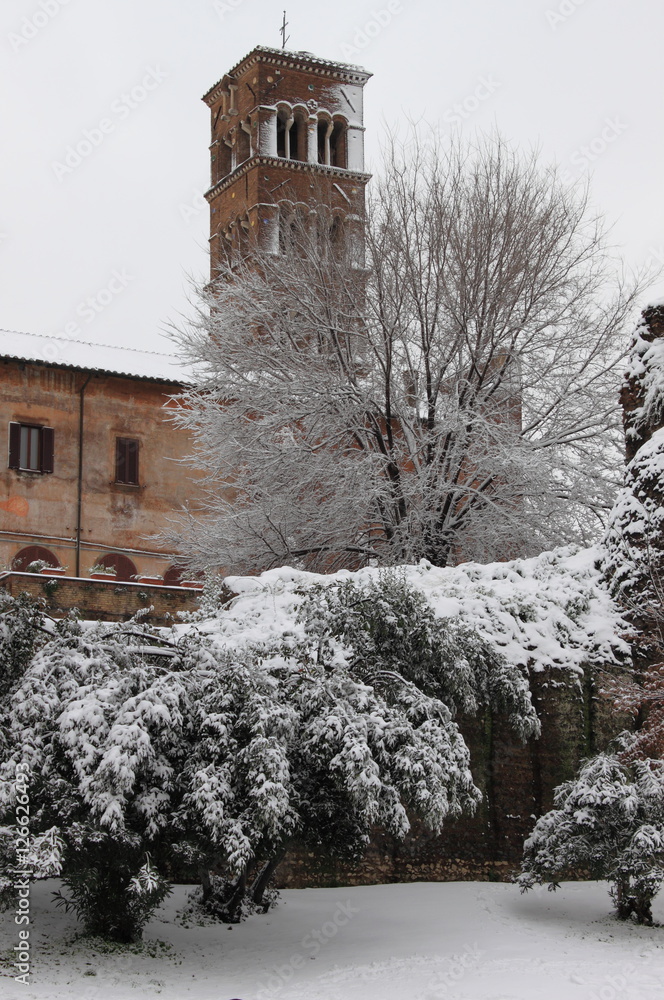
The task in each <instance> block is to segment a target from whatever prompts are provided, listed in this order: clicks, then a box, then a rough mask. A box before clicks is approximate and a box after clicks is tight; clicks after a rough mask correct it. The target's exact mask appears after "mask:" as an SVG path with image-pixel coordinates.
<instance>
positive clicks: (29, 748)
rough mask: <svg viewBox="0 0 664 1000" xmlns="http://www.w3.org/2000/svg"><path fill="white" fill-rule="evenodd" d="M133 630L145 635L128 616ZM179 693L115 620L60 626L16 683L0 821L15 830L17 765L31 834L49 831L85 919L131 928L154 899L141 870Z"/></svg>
mask: <svg viewBox="0 0 664 1000" xmlns="http://www.w3.org/2000/svg"><path fill="white" fill-rule="evenodd" d="M132 631H135V632H137V634H138V635H139V636H140V631H138V626H136V625H135V624H134V625H133V626H132ZM145 638H147V633H146V636H145ZM145 638H144V640H143V641H145ZM153 641H154V640H153ZM132 643H133V648H132ZM184 694H185V692H184V689H183V687H182V685H179V684H178V683H177V681H175V680H174V679H173V678H172V677H171V676H170V675H168V674H166V673H165V671H164V669H163V667H159V666H158V665H155V664H151V663H147V662H145V661H144V659H143V657H142V655H141V653H140V652H139V651H138V646H137V640H136V639H135V638H133V637H132V636H126V635H124V634H123V630H122V627H121V626H105V627H100V628H98V629H96V630H93V631H91V632H89V633H86V632H85V631H84V630H82V628H81V627H80V625H78V623H76V622H75V621H64V622H62V623H59V624H58V625H57V626H56V629H55V632H54V634H53V636H52V638H51V639H50V640H48V641H47V642H46V643H45V645H43V646H42V648H41V649H40V650H39V651H38V652H37V654H36V655H35V656H34V658H33V660H32V662H31V663H30V665H29V666H28V668H27V669H26V670H25V672H24V674H23V676H22V678H21V679H20V682H19V683H18V685H17V686H16V687H15V689H14V690H13V692H12V698H11V702H10V704H9V706H8V707H7V709H6V711H5V717H4V718H3V720H2V721H3V729H4V731H5V733H6V744H5V747H4V749H3V754H2V764H1V765H0V821H4V822H5V823H6V824H7V828H8V831H9V835H11V833H12V829H14V832H15V827H14V828H12V826H11V825H10V823H11V821H12V819H13V818H14V816H15V810H16V804H17V782H16V780H15V776H16V774H17V773H18V771H19V770H20V771H21V773H23V774H27V778H25V779H24V782H23V783H24V784H27V795H28V798H29V809H30V823H29V828H30V835H31V837H32V838H35V837H36V838H39V836H40V835H41V834H43V833H44V832H45V831H53V835H54V837H55V841H54V842H56V843H57V858H56V859H55V860H56V861H57V865H58V866H59V867H61V869H62V878H63V882H64V884H65V887H67V888H69V889H70V891H71V894H72V905H73V906H74V908H75V909H76V910H77V912H78V914H79V915H80V916H81V918H82V919H83V922H84V924H85V926H86V929H87V930H90V931H95V932H103V933H105V934H106V935H107V936H109V937H115V938H118V939H120V940H128V939H131V938H132V937H135V936H137V935H138V934H140V923H141V921H144V919H147V916H146V906H147V909H148V910H149V909H154V906H156V905H157V903H158V901H159V899H158V896H159V894H158V893H156V894H155V893H154V892H152V890H144V889H143V888H142V887H143V882H142V881H141V877H140V876H141V871H142V869H143V867H144V862H145V852H146V849H147V846H148V845H151V844H152V843H158V842H159V836H160V834H161V833H162V831H163V830H164V828H165V827H166V826H167V824H168V818H169V814H168V803H169V800H170V795H171V794H172V792H173V789H174V781H173V775H174V768H173V760H174V758H175V757H176V756H177V752H178V747H179V743H178V739H177V736H178V729H179V727H180V726H181V721H182V716H183V712H182V703H183V702H184V700H185V698H184ZM180 743H181V741H180ZM50 874H53V871H51V872H50ZM136 879H138V883H136V881H135V880H136ZM83 885H85V886H86V889H85V891H83V888H82V887H83ZM137 887H138V888H137ZM138 890H140V891H138ZM148 904H150V905H148ZM147 915H149V913H148V914H147Z"/></svg>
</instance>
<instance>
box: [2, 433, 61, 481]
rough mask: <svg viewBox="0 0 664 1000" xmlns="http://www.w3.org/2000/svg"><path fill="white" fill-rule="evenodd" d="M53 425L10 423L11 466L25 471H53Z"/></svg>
mask: <svg viewBox="0 0 664 1000" xmlns="http://www.w3.org/2000/svg"><path fill="white" fill-rule="evenodd" d="M53 445H54V433H53V428H52V427H40V426H38V425H35V424H19V423H14V422H12V423H10V425H9V468H10V469H20V470H23V471H25V472H53Z"/></svg>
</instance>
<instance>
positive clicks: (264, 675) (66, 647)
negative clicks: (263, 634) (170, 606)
mask: <svg viewBox="0 0 664 1000" xmlns="http://www.w3.org/2000/svg"><path fill="white" fill-rule="evenodd" d="M221 614H222V616H223V612H222V613H221ZM181 632H182V634H181V635H180V637H179V639H177V641H176V640H175V638H173V637H171V638H168V637H166V638H165V637H164V636H163V635H160V633H158V632H156V631H155V630H151V629H149V628H148V627H146V626H139V625H137V624H136V623H129V624H128V625H127V624H122V625H98V626H96V627H94V628H84V627H82V626H81V625H79V624H78V623H76V622H63V623H60V624H58V625H57V626H56V628H55V632H54V635H53V636H52V638H50V639H49V640H48V641H47V642H46V643H45V644H44V645H43V646H42V648H41V649H40V650H39V651H38V652H37V654H36V655H35V657H34V659H33V660H32V662H31V663H30V665H29V666H28V667H27V669H26V670H25V672H24V674H23V676H22V678H21V680H20V683H19V684H18V685H17V686H16V688H15V690H14V692H13V696H12V699H11V704H10V705H9V706H8V708H7V710H6V715H5V719H4V720H3V721H4V723H5V726H4V728H5V731H6V734H7V738H6V745H5V748H4V752H3V754H2V763H1V765H0V778H1V779H3V780H2V782H0V821H4V822H6V823H7V824H8V826H9V823H10V821H11V817H12V815H13V809H14V807H15V805H16V784H15V782H13V781H12V777H13V775H15V773H16V770H17V767H20V768H23V769H25V770H27V772H28V773H29V785H30V803H31V822H30V830H31V835H32V836H33V837H37V838H38V837H40V836H45V835H48V836H49V837H50V838H51V842H52V844H53V845H54V846H53V864H54V865H55V866H60V867H61V869H62V879H63V882H64V885H65V888H66V890H68V896H67V897H65V896H63V897H61V901H62V902H64V903H65V905H69V906H73V907H74V908H75V909H76V911H77V913H78V914H79V915H80V916H81V917H82V918H83V920H84V923H85V925H86V928H87V929H88V930H89V931H93V932H95V933H104V934H106V935H108V936H111V937H116V938H119V939H121V940H127V939H131V938H133V937H136V936H138V935H140V931H141V928H142V925H143V924H144V923H145V921H146V920H147V919H148V917H149V915H150V913H151V912H152V910H153V909H154V907H155V906H156V905H157V904H158V902H159V901H160V899H162V898H163V895H164V893H165V892H166V891H167V889H168V885H167V882H166V880H165V878H164V873H165V871H166V866H167V865H172V864H174V863H179V864H182V863H184V864H187V865H190V866H194V867H196V868H197V869H198V870H199V872H200V877H201V882H202V885H203V901H204V903H206V904H209V905H211V906H213V907H214V908H216V910H217V912H218V913H220V914H222V915H223V916H224V918H225V919H228V920H237V919H240V917H241V916H242V914H243V912H244V911H246V908H247V905H248V904H249V903H250V904H251V905H256V906H260V905H263V906H265V905H266V901H267V902H269V897H266V895H265V893H266V889H267V887H268V883H269V880H270V877H271V875H272V874H273V872H274V870H275V868H276V866H277V865H278V863H279V861H280V860H281V859H282V857H283V856H284V852H285V851H286V850H287V848H288V846H289V844H291V842H292V841H294V840H297V841H299V842H300V843H302V842H303V843H305V844H306V845H309V846H310V847H312V848H313V849H315V850H318V851H321V850H324V851H325V852H327V853H329V854H337V855H340V854H341V855H344V856H346V857H348V856H351V857H357V856H358V855H359V854H360V853H361V852H362V851H363V850H364V849H365V847H366V846H367V844H368V842H369V838H370V835H371V832H372V830H373V829H374V828H375V827H377V826H380V827H382V828H384V829H385V830H387V831H389V832H391V833H392V834H394V835H395V836H397V837H402V836H404V835H405V833H406V832H407V831H408V829H409V826H410V821H409V815H411V814H412V815H415V816H417V817H419V818H420V819H421V820H422V821H423V822H424V824H425V825H426V826H427V827H428V828H429V829H431V830H432V831H433V832H439V831H440V830H441V828H442V825H443V823H444V821H445V819H446V818H447V817H448V816H458V815H459V814H460V813H461V812H462V811H463V810H469V811H472V810H473V809H474V808H475V806H476V805H477V803H478V801H479V799H480V793H479V791H478V789H477V788H476V787H475V785H474V783H473V780H472V775H471V771H470V759H469V752H468V748H467V746H466V744H465V742H464V740H463V737H462V736H461V733H460V731H459V729H458V727H457V725H456V722H455V721H454V714H455V712H456V709H457V708H462V709H464V710H474V709H476V708H477V707H478V706H479V705H482V704H491V705H493V706H494V707H496V708H504V709H506V710H507V711H508V712H509V713H510V715H511V716H512V720H513V723H514V725H515V728H516V729H517V730H518V731H519V733H520V734H521V735H522V736H524V737H525V736H527V735H532V734H534V733H536V732H537V731H538V727H539V724H538V721H537V718H536V716H535V713H534V711H533V708H532V705H531V704H530V699H529V695H528V690H527V687H526V685H525V682H524V681H523V679H522V676H521V673H520V672H519V671H518V670H517V669H516V668H513V669H510V668H508V666H507V665H506V664H505V663H504V661H503V659H502V657H501V656H500V655H499V654H497V653H496V652H495V651H492V650H491V648H490V647H489V645H488V644H487V643H486V642H485V641H484V640H481V639H480V638H479V637H478V636H477V635H476V634H474V633H473V631H472V629H470V628H468V627H467V626H465V627H459V628H455V626H454V624H453V623H449V622H446V621H444V620H442V619H440V618H437V617H436V616H435V615H434V614H433V612H432V611H431V609H428V608H427V607H426V605H425V602H424V599H423V598H422V597H421V596H420V595H417V594H416V593H413V592H412V591H411V590H410V588H409V587H408V586H407V584H406V583H405V582H404V581H403V580H402V579H400V578H399V577H397V576H393V577H391V578H388V577H386V578H385V579H384V581H383V584H382V585H379V584H376V585H371V584H369V585H367V586H365V587H363V588H360V587H358V586H356V585H354V584H352V583H347V584H345V585H342V586H339V587H332V588H330V589H329V590H328V591H327V592H325V591H324V590H323V589H322V588H320V587H313V588H311V592H310V593H308V594H307V595H305V600H304V601H303V602H302V606H301V614H300V621H299V622H298V624H297V627H296V630H295V632H293V633H291V634H290V635H286V634H283V635H280V636H275V637H274V638H273V639H272V640H271V641H270V640H267V641H254V642H253V643H251V642H249V643H237V642H236V643H234V642H233V641H232V640H230V639H229V637H227V636H225V635H223V630H221V629H220V628H219V627H218V626H217V627H216V626H215V623H209V624H208V626H207V627H206V628H205V629H203V628H202V627H201V626H200V625H198V626H196V627H194V626H183V627H181ZM53 870H54V871H55V870H56V868H54V869H53Z"/></svg>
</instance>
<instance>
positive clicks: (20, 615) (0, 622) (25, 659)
mask: <svg viewBox="0 0 664 1000" xmlns="http://www.w3.org/2000/svg"><path fill="white" fill-rule="evenodd" d="M43 604H44V602H43V601H36V600H34V599H33V598H31V597H30V596H29V595H28V594H19V595H18V596H17V597H15V598H14V597H11V596H10V595H9V594H7V593H5V592H4V591H0V698H1V699H5V698H6V697H7V696H8V694H9V692H10V691H11V689H12V687H14V685H15V684H17V683H18V681H19V678H20V677H21V675H22V674H23V671H24V670H25V669H26V667H27V666H28V664H29V663H30V661H31V659H32V657H33V655H34V653H35V651H36V649H37V647H38V646H39V644H40V642H43V641H44V638H45V634H46V633H45V630H43V625H44V607H43ZM42 630H43V631H42ZM0 738H1V737H0Z"/></svg>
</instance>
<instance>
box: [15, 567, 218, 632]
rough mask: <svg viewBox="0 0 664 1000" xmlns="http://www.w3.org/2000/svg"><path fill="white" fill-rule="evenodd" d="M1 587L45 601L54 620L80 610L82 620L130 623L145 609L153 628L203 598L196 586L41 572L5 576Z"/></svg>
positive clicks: (194, 607)
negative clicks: (90, 578)
mask: <svg viewBox="0 0 664 1000" xmlns="http://www.w3.org/2000/svg"><path fill="white" fill-rule="evenodd" d="M0 587H2V588H3V589H4V590H5V591H7V593H8V594H10V595H11V596H12V597H16V595H17V594H20V593H27V594H30V595H31V596H32V597H39V598H43V599H44V600H45V601H46V610H47V612H48V613H49V614H50V615H51V616H52V617H53V618H62V617H64V615H66V614H67V612H68V611H71V610H72V609H74V608H77V609H78V610H79V611H80V613H81V617H82V618H85V619H88V620H91V621H127V620H128V619H129V618H132V617H133V616H134V615H135V614H136V612H137V611H140V610H141V609H142V608H147V607H152V611H150V612H149V614H147V615H145V617H144V618H143V619H142V620H143V621H145V622H149V623H150V624H151V625H168V624H171V622H172V620H173V619H175V620H177V612H178V611H194V610H195V609H196V608H197V606H198V599H199V597H200V589H197V588H193V587H160V586H155V585H152V584H143V583H116V582H115V581H111V582H109V581H106V580H89V579H84V578H80V577H67V576H48V575H45V574H41V573H14V572H11V573H3V574H1V575H0Z"/></svg>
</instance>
